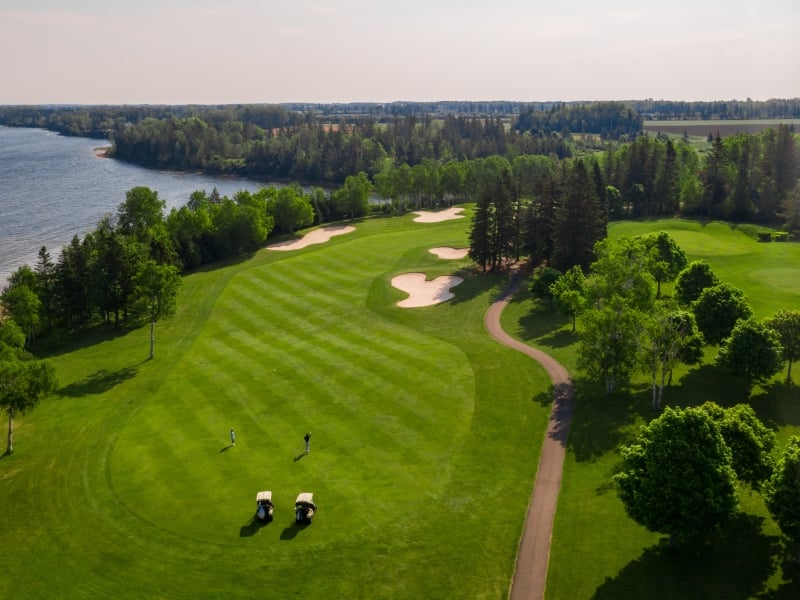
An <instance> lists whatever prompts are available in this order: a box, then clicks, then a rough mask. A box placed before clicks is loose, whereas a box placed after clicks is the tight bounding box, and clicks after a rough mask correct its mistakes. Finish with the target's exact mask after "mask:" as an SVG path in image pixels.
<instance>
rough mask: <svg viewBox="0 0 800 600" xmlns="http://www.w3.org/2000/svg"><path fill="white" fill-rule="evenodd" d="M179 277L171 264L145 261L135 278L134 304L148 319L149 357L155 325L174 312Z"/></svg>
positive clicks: (153, 352)
mask: <svg viewBox="0 0 800 600" xmlns="http://www.w3.org/2000/svg"><path fill="white" fill-rule="evenodd" d="M180 284H181V278H180V276H179V275H178V269H176V268H175V267H173V266H172V265H160V264H158V263H157V262H155V261H153V260H148V261H146V262H145V263H144V264H143V265H142V266H141V268H140V269H139V272H138V273H137V274H136V278H135V292H134V293H135V296H136V304H137V305H138V306H139V307H140V310H142V312H143V313H144V314H145V315H147V317H148V319H149V320H150V358H151V359H152V358H153V357H154V356H155V327H156V321H158V319H160V318H161V317H165V316H168V315H171V314H173V313H174V312H175V308H176V298H177V295H178V288H179V287H180Z"/></svg>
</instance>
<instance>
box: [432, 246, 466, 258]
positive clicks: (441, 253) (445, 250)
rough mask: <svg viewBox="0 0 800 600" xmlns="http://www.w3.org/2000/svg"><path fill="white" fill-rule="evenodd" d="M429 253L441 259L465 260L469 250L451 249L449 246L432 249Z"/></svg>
mask: <svg viewBox="0 0 800 600" xmlns="http://www.w3.org/2000/svg"><path fill="white" fill-rule="evenodd" d="M428 252H430V253H431V254H435V255H436V256H438V257H439V258H444V259H446V260H455V259H458V258H464V257H465V256H466V255H467V253H468V252H469V248H450V247H449V246H442V247H441V248H431V249H430V250H428Z"/></svg>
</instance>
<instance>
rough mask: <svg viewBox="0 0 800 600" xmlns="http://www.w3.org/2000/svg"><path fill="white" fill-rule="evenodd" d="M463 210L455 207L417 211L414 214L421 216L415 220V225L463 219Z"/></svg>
mask: <svg viewBox="0 0 800 600" xmlns="http://www.w3.org/2000/svg"><path fill="white" fill-rule="evenodd" d="M463 210H464V209H463V208H460V207H458V206H454V207H453V208H448V209H445V210H437V211H435V212H434V211H430V210H415V211H414V214H415V215H419V216H418V217H417V218H416V219H414V222H415V223H438V222H440V221H449V220H450V219H463V218H464V215H459V214H458V213H460V212H461V211H463Z"/></svg>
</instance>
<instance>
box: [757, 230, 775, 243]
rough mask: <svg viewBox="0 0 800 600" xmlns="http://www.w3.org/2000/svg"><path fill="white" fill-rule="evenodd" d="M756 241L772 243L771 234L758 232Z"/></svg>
mask: <svg viewBox="0 0 800 600" xmlns="http://www.w3.org/2000/svg"><path fill="white" fill-rule="evenodd" d="M758 241H759V242H771V241H772V232H771V231H759V232H758Z"/></svg>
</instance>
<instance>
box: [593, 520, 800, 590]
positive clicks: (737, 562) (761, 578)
mask: <svg viewBox="0 0 800 600" xmlns="http://www.w3.org/2000/svg"><path fill="white" fill-rule="evenodd" d="M763 521H764V519H763V518H762V517H757V516H754V515H748V514H744V513H740V514H739V515H737V516H736V517H735V518H734V519H733V521H732V522H731V523H730V524H729V525H728V526H727V527H725V528H724V529H723V530H722V531H721V532H719V533H718V534H716V535H714V537H713V539H712V540H711V541H709V542H708V543H705V544H696V545H688V544H687V545H685V546H680V547H677V548H670V547H669V544H668V541H667V539H666V538H663V539H662V540H661V541H660V542H659V543H658V544H657V545H655V546H651V547H650V548H647V549H645V550H644V552H642V554H641V556H639V558H637V559H635V560H634V561H632V562H630V563H629V564H628V565H626V566H625V567H624V568H623V569H622V570H621V571H620V572H619V573H617V575H616V576H615V577H613V578H610V577H609V578H606V581H605V582H604V583H603V584H602V585H600V586H599V587H598V588H597V589H596V590H595V593H594V595H593V596H592V598H593V600H618V599H619V598H649V599H655V600H662V599H663V600H666V599H681V600H694V599H696V600H708V599H709V598H725V599H726V600H738V599H740V598H741V599H745V598H753V597H755V596H757V595H758V594H759V593H761V592H763V590H764V587H765V585H766V583H767V581H768V580H769V578H770V576H771V575H772V574H773V573H774V572H775V569H776V567H777V566H778V562H779V560H780V557H781V554H782V545H781V543H780V538H778V537H775V536H768V535H764V533H763V532H762V524H763ZM775 597H776V598H783V597H786V596H782V595H781V596H775ZM794 597H795V598H796V597H797V596H794Z"/></svg>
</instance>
